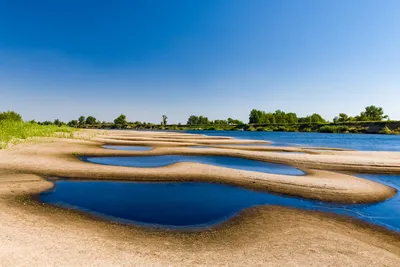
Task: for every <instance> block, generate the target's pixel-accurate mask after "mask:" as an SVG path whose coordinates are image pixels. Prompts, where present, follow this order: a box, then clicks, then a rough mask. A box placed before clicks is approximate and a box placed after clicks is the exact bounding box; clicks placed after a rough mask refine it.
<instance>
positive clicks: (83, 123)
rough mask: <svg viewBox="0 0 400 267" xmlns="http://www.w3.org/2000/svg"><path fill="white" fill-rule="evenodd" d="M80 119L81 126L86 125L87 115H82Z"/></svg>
mask: <svg viewBox="0 0 400 267" xmlns="http://www.w3.org/2000/svg"><path fill="white" fill-rule="evenodd" d="M78 121H79V126H83V125H85V117H84V116H80V117H79V119H78Z"/></svg>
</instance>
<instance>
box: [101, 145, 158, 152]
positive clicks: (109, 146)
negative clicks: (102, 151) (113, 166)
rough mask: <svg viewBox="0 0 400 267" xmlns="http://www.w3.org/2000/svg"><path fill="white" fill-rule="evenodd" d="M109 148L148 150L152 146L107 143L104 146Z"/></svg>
mask: <svg viewBox="0 0 400 267" xmlns="http://www.w3.org/2000/svg"><path fill="white" fill-rule="evenodd" d="M103 147H104V148H107V149H115V150H127V151H148V150H151V149H152V147H151V146H114V145H105V146H103Z"/></svg>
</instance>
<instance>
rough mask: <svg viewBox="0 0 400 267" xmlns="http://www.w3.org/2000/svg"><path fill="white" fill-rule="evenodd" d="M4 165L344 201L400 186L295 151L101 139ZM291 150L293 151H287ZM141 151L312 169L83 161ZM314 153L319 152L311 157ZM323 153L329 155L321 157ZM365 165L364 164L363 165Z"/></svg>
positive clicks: (53, 145)
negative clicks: (136, 144)
mask: <svg viewBox="0 0 400 267" xmlns="http://www.w3.org/2000/svg"><path fill="white" fill-rule="evenodd" d="M2 153H3V154H5V156H3V157H1V156H0V164H1V166H2V168H3V169H5V170H9V171H13V170H18V171H20V172H24V173H33V174H37V175H41V176H63V177H70V178H86V179H118V180H134V181H209V182H222V183H228V184H233V185H239V186H243V187H246V188H250V189H257V190H264V191H268V192H273V193H281V194H287V195H291V196H300V197H304V198H309V199H316V200H323V201H330V202H338V203H371V202H379V201H383V200H385V199H387V198H390V197H392V196H393V195H394V194H395V193H396V190H395V189H393V188H391V187H388V186H386V185H382V184H379V183H376V182H372V181H369V180H366V179H362V178H357V177H355V176H352V175H348V174H341V173H335V172H331V171H326V170H321V169H313V168H310V167H309V166H308V165H306V164H302V162H300V160H299V159H301V157H304V155H301V154H296V155H293V153H273V152H269V153H267V152H255V151H243V150H233V149H218V148H205V149H202V148H190V147H182V148H179V147H168V148H165V147H156V148H154V149H152V150H150V151H121V150H112V149H105V148H102V147H101V143H98V142H93V141H87V140H74V139H53V140H52V142H40V143H35V144H30V145H27V146H16V147H14V149H12V150H9V151H1V152H0V155H1V154H2ZM286 154H287V155H286ZM139 155H147V156H149V155H152V156H154V155H223V156H233V157H242V158H248V159H255V160H261V161H266V162H275V163H284V164H289V165H292V166H295V167H299V168H300V169H302V170H304V171H305V172H306V174H305V175H303V176H293V175H278V174H270V173H262V172H253V171H245V170H236V169H230V168H223V167H219V166H211V165H206V164H200V163H188V162H181V163H177V164H173V165H170V166H165V167H159V168H134V167H120V166H109V165H100V164H93V163H87V162H83V161H81V160H80V159H79V157H82V156H139ZM305 156H308V157H311V156H314V155H305ZM317 156H319V157H323V156H325V155H317ZM361 167H363V166H361Z"/></svg>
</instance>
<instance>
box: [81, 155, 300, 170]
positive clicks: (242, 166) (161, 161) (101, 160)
mask: <svg viewBox="0 0 400 267" xmlns="http://www.w3.org/2000/svg"><path fill="white" fill-rule="evenodd" d="M82 159H83V160H85V161H88V162H92V163H98V164H106V165H116V166H129V167H147V168H149V167H161V166H167V165H171V164H174V163H177V162H198V163H203V164H210V165H215V166H221V167H228V168H233V169H239V170H247V171H257V172H266V173H276V174H287V175H303V174H304V172H303V171H301V170H299V169H297V168H295V167H292V166H289V165H284V164H276V163H268V162H262V161H257V160H250V159H243V158H234V157H227V156H182V155H162V156H135V157H83V158H82Z"/></svg>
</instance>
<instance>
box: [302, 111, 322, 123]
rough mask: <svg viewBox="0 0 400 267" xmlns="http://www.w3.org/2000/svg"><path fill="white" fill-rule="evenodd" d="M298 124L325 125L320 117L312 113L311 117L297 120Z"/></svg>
mask: <svg viewBox="0 0 400 267" xmlns="http://www.w3.org/2000/svg"><path fill="white" fill-rule="evenodd" d="M299 122H300V123H326V120H325V119H324V118H322V116H321V115H319V114H317V113H314V114H312V115H311V116H307V117H304V118H300V119H299Z"/></svg>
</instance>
